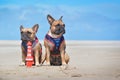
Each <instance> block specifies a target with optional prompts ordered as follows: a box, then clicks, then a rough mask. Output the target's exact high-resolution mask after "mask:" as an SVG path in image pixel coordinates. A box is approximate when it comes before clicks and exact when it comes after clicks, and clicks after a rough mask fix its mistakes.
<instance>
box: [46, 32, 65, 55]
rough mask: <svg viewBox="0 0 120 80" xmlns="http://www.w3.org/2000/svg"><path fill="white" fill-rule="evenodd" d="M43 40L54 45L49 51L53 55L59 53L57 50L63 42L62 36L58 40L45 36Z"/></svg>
mask: <svg viewBox="0 0 120 80" xmlns="http://www.w3.org/2000/svg"><path fill="white" fill-rule="evenodd" d="M45 39H47V40H48V41H49V42H51V43H52V44H54V47H53V49H52V50H51V51H52V52H54V53H55V54H58V53H60V50H59V48H60V45H61V43H62V42H63V41H64V37H63V36H61V37H59V38H52V37H51V36H50V35H48V34H46V36H45Z"/></svg>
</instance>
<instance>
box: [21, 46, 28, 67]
mask: <svg viewBox="0 0 120 80" xmlns="http://www.w3.org/2000/svg"><path fill="white" fill-rule="evenodd" d="M26 56H27V53H26V52H25V51H24V49H23V48H22V62H21V64H20V65H21V66H25V58H26Z"/></svg>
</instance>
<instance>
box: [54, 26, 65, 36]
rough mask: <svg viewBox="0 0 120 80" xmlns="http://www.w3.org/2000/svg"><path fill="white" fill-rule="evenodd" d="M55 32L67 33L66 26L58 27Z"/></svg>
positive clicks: (58, 33) (57, 33)
mask: <svg viewBox="0 0 120 80" xmlns="http://www.w3.org/2000/svg"><path fill="white" fill-rule="evenodd" d="M54 34H56V35H60V34H65V28H64V27H60V28H56V29H55V31H54Z"/></svg>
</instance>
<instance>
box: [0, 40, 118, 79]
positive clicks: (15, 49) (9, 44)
mask: <svg viewBox="0 0 120 80" xmlns="http://www.w3.org/2000/svg"><path fill="white" fill-rule="evenodd" d="M40 42H41V43H42V46H43V41H40ZM20 43H21V41H0V80H120V41H66V43H67V47H66V51H67V53H68V54H69V56H70V63H69V65H68V67H67V68H66V69H62V68H61V67H60V66H46V65H45V64H43V66H40V67H35V66H33V67H31V68H27V67H26V66H24V67H21V66H19V65H20V62H21V48H20ZM43 54H44V46H43Z"/></svg>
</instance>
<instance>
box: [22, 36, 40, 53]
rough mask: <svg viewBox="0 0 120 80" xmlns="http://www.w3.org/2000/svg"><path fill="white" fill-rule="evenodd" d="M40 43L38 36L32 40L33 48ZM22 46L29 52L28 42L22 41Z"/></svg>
mask: <svg viewBox="0 0 120 80" xmlns="http://www.w3.org/2000/svg"><path fill="white" fill-rule="evenodd" d="M37 43H38V38H37V37H36V38H35V40H34V41H32V48H33V47H35V45H36V44H37ZM21 44H22V46H23V47H24V49H25V51H26V52H27V42H25V41H22V43H21Z"/></svg>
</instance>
